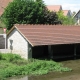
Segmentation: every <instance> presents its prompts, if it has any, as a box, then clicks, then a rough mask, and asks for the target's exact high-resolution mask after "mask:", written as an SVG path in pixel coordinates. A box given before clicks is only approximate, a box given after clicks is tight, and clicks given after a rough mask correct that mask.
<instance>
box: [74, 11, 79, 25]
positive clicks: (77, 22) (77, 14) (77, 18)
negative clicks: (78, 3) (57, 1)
mask: <svg viewBox="0 0 80 80" xmlns="http://www.w3.org/2000/svg"><path fill="white" fill-rule="evenodd" d="M73 18H74V20H75V25H80V10H79V11H78V12H77V13H76V14H75V15H74V16H73Z"/></svg>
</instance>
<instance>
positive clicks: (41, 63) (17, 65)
mask: <svg viewBox="0 0 80 80" xmlns="http://www.w3.org/2000/svg"><path fill="white" fill-rule="evenodd" d="M50 71H71V69H69V68H67V67H66V68H64V67H63V65H62V64H60V63H57V62H54V61H52V60H50V61H47V60H36V59H30V60H24V59H22V58H21V57H20V56H19V55H16V54H9V53H8V54H1V53H0V80H4V79H6V78H8V77H12V76H17V75H42V74H47V73H48V72H50Z"/></svg>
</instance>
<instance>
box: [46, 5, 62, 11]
mask: <svg viewBox="0 0 80 80" xmlns="http://www.w3.org/2000/svg"><path fill="white" fill-rule="evenodd" d="M47 8H48V10H50V11H55V12H58V11H60V10H62V7H61V5H47Z"/></svg>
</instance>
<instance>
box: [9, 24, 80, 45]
mask: <svg viewBox="0 0 80 80" xmlns="http://www.w3.org/2000/svg"><path fill="white" fill-rule="evenodd" d="M14 28H16V29H17V30H18V31H19V32H20V33H21V34H22V35H23V36H24V37H25V38H26V39H27V40H28V42H29V43H30V44H31V45H32V46H40V45H57V44H75V43H80V26H64V25H25V24H24V25H23V24H21V25H18V24H16V25H15V27H13V28H12V29H11V31H12V30H13V29H14ZM11 31H10V32H11ZM10 32H9V33H8V34H10Z"/></svg>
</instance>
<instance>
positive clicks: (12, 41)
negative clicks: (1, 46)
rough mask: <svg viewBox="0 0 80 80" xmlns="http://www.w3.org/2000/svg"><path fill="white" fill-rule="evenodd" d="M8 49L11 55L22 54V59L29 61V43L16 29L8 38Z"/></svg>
mask: <svg viewBox="0 0 80 80" xmlns="http://www.w3.org/2000/svg"><path fill="white" fill-rule="evenodd" d="M7 39H8V49H9V50H10V51H11V53H16V54H20V55H21V57H23V58H26V59H28V57H29V54H28V45H29V44H28V42H27V40H26V39H25V38H24V37H23V36H22V34H21V33H20V32H19V31H18V30H17V29H14V30H13V31H12V32H11V33H10V34H9V35H8V36H7Z"/></svg>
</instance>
